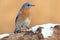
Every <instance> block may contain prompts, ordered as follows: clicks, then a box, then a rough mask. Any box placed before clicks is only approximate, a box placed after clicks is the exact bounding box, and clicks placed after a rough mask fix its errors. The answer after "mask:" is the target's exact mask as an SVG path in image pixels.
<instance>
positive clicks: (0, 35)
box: [0, 34, 10, 39]
mask: <svg viewBox="0 0 60 40" xmlns="http://www.w3.org/2000/svg"><path fill="white" fill-rule="evenodd" d="M7 36H10V34H0V39H1V38H4V37H7Z"/></svg>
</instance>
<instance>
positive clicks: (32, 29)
mask: <svg viewBox="0 0 60 40" xmlns="http://www.w3.org/2000/svg"><path fill="white" fill-rule="evenodd" d="M39 27H40V26H39V25H36V26H34V27H32V28H30V29H29V30H27V31H32V32H34V33H35V32H36V30H37V29H38V28H39Z"/></svg>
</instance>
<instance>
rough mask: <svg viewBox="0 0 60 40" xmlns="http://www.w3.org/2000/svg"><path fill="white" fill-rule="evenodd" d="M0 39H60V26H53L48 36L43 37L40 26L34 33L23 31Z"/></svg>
mask: <svg viewBox="0 0 60 40" xmlns="http://www.w3.org/2000/svg"><path fill="white" fill-rule="evenodd" d="M46 35H47V34H46ZM0 40H60V26H59V25H56V26H55V27H54V32H53V35H52V36H49V37H48V38H44V37H43V35H42V33H41V27H39V28H38V29H37V30H36V32H35V33H34V32H32V31H23V32H21V33H18V34H11V35H10V36H9V37H5V38H2V39H0Z"/></svg>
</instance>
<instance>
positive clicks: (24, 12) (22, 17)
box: [14, 2, 34, 34]
mask: <svg viewBox="0 0 60 40" xmlns="http://www.w3.org/2000/svg"><path fill="white" fill-rule="evenodd" d="M32 6H34V5H32V4H31V3H30V2H26V3H24V4H23V6H22V8H21V9H20V10H19V12H18V14H17V16H16V20H15V25H16V29H15V31H14V33H15V34H16V33H20V32H21V28H23V27H26V28H28V25H29V24H30V18H29V16H30V11H29V10H30V8H31V7H32Z"/></svg>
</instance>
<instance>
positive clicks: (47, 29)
mask: <svg viewBox="0 0 60 40" xmlns="http://www.w3.org/2000/svg"><path fill="white" fill-rule="evenodd" d="M56 25H60V24H52V23H48V24H42V25H36V26H34V27H32V28H30V29H29V30H28V31H32V32H34V33H35V32H36V30H37V29H38V28H39V27H43V28H42V29H41V30H42V31H41V33H42V35H43V37H44V38H48V37H49V36H52V34H53V32H54V27H55V26H56Z"/></svg>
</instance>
